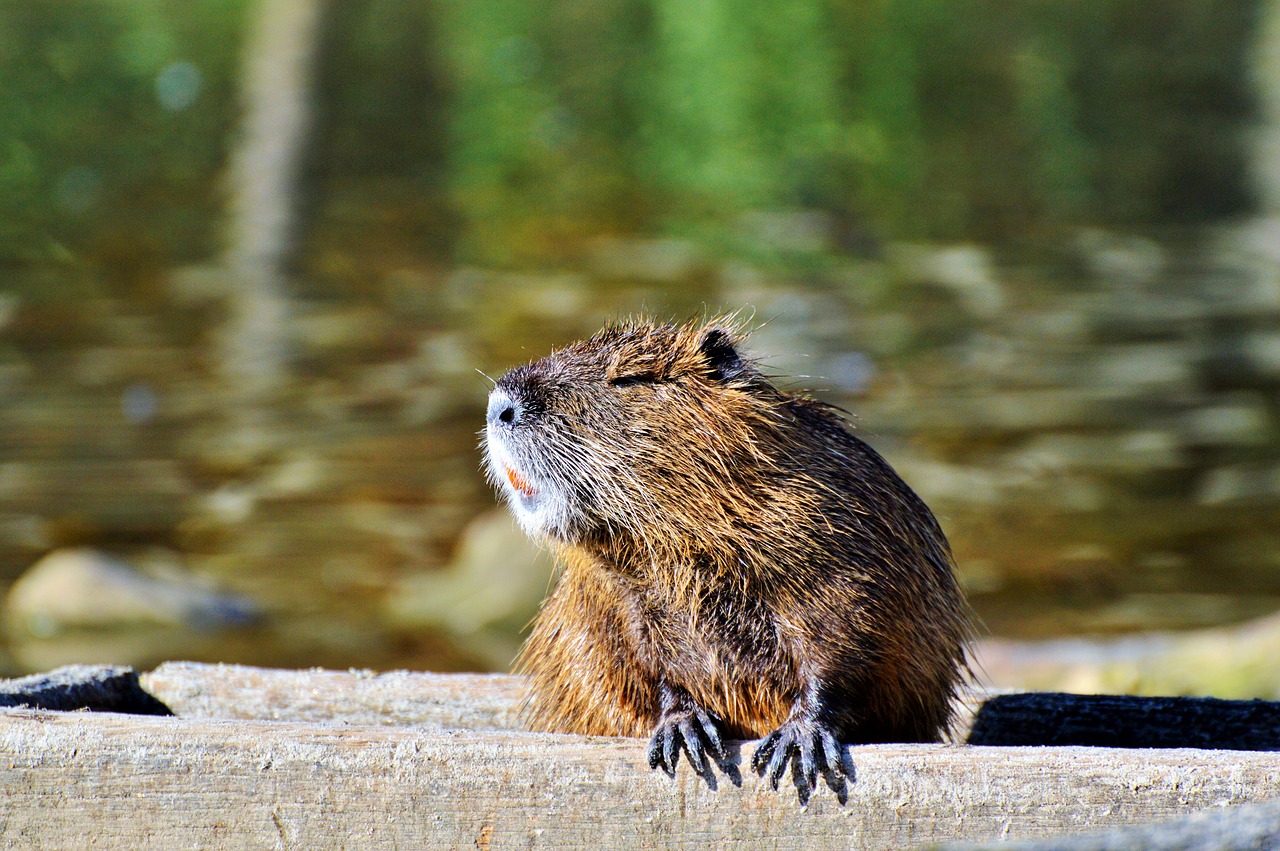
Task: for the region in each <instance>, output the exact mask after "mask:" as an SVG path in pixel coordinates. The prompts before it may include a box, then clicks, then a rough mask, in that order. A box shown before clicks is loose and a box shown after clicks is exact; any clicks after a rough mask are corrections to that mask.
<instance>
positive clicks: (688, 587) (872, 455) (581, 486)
mask: <svg viewBox="0 0 1280 851" xmlns="http://www.w3.org/2000/svg"><path fill="white" fill-rule="evenodd" d="M744 336H745V335H744V331H743V329H742V327H741V326H740V324H738V322H737V321H736V320H734V319H732V318H720V319H715V320H712V321H708V322H689V323H685V324H655V323H653V322H651V321H649V320H646V319H633V320H628V321H622V322H618V323H615V324H612V325H610V326H608V327H606V328H604V329H603V330H601V331H600V332H598V333H597V334H595V335H594V336H592V337H591V338H590V339H587V340H584V341H582V342H577V343H574V344H572V345H569V346H567V347H566V348H563V349H560V350H558V351H555V352H553V353H552V354H550V355H549V356H547V357H546V358H543V359H541V360H537V361H534V362H532V363H529V364H526V365H524V366H520V367H517V368H515V369H513V370H511V371H510V372H508V373H507V374H506V375H504V376H503V377H502V378H500V379H499V380H498V381H497V382H496V384H495V387H494V388H493V391H492V393H491V394H490V398H489V407H488V417H487V425H486V429H485V438H484V444H485V457H486V464H485V466H486V468H487V473H488V475H489V478H490V479H491V481H492V482H493V484H494V485H495V487H496V488H497V489H498V490H499V491H500V492H501V493H502V494H503V495H504V497H505V499H506V501H507V502H508V504H509V506H510V508H511V510H512V512H513V513H514V514H515V516H516V518H517V520H518V521H519V523H520V524H521V526H522V527H523V528H524V529H525V531H526V532H527V533H528V534H529V535H531V536H532V537H533V538H535V539H537V540H538V541H540V542H542V543H545V544H547V545H549V546H550V547H551V549H552V550H553V551H554V553H555V554H556V556H557V560H558V563H559V565H560V567H561V575H560V577H559V581H558V583H557V584H556V586H555V588H554V590H553V591H552V592H551V594H550V595H549V597H548V598H547V600H546V601H545V602H544V604H543V606H542V609H541V611H540V613H539V615H538V617H537V618H536V621H535V623H534V626H533V628H532V631H531V634H530V637H529V638H528V641H527V643H526V644H525V647H524V649H523V651H522V653H521V658H520V661H519V664H518V669H520V670H522V671H523V672H524V673H526V674H527V675H528V678H529V683H530V693H529V695H528V699H527V704H526V711H527V714H528V717H529V720H530V722H531V723H532V724H533V726H535V727H536V728H539V729H543V730H547V731H552V732H566V733H579V734H586V735H606V736H651V737H652V738H651V741H650V746H649V752H648V756H649V762H650V765H651V767H660V768H662V769H663V770H664V771H666V772H667V773H668V774H670V775H672V776H674V773H675V768H676V763H677V761H678V759H679V753H680V750H681V749H683V750H684V752H685V754H686V758H687V759H688V760H689V762H690V764H691V765H692V766H693V768H694V769H695V771H697V772H698V773H699V774H703V775H704V776H706V777H708V779H709V781H710V780H711V779H712V774H711V769H710V762H709V759H708V757H710V758H711V759H714V760H715V761H716V762H717V763H718V764H719V765H720V767H721V769H722V770H729V769H730V767H731V766H730V765H729V764H727V763H726V761H725V760H726V756H725V754H726V751H725V748H724V745H723V742H724V740H725V739H757V738H761V737H763V738H764V741H763V742H762V743H761V744H760V745H759V746H758V747H757V750H756V752H755V755H754V757H753V760H752V764H753V766H754V767H755V769H756V771H757V772H759V773H761V774H762V775H764V776H766V777H767V779H768V780H769V782H771V784H772V785H773V787H774V788H775V789H776V788H777V785H778V780H779V778H780V777H781V776H782V774H783V773H784V771H785V770H786V769H787V768H788V766H789V765H790V767H791V768H792V771H793V776H794V777H795V782H796V784H797V787H798V788H800V789H801V793H802V794H804V789H805V788H807V789H810V790H811V789H813V788H814V787H815V782H816V776H817V774H818V773H819V772H820V773H821V774H822V775H823V777H824V779H825V780H826V782H827V783H828V785H830V786H831V788H832V789H833V790H837V792H838V794H841V796H842V797H843V789H844V788H845V777H846V776H851V771H852V768H851V766H850V765H849V763H848V761H847V759H846V758H845V757H844V755H843V753H842V748H841V745H843V744H862V743H873V742H932V741H938V740H939V739H940V738H941V736H942V735H943V733H944V731H945V730H946V728H947V726H948V724H949V722H950V719H951V715H952V702H953V698H954V697H955V696H956V693H957V690H958V689H959V687H960V686H961V685H962V683H964V682H965V681H966V680H967V678H968V677H969V676H971V673H970V668H969V664H968V661H967V649H966V648H967V644H968V640H969V636H970V631H971V627H970V618H969V615H968V611H969V610H968V608H967V605H966V603H965V601H964V598H963V595H962V594H961V591H960V589H959V587H958V585H957V583H956V580H955V576H954V573H953V559H952V555H951V551H950V548H949V546H948V544H947V539H946V537H945V536H944V534H943V532H942V529H941V528H940V526H939V525H938V522H937V520H936V519H935V518H934V516H933V514H932V513H931V512H930V511H929V509H928V508H927V507H926V506H925V504H924V502H923V501H922V500H921V499H920V498H919V497H918V496H916V494H915V493H914V492H913V491H912V490H911V489H910V488H909V487H908V486H907V485H906V484H905V483H904V482H903V481H902V479H901V478H900V477H899V476H898V475H897V474H896V473H895V472H894V471H893V469H892V468H891V467H890V466H889V464H888V463H887V462H886V461H884V459H882V458H881V457H880V455H879V454H877V453H876V452H875V450H873V449H872V448H871V447H870V446H868V445H867V444H866V443H864V442H862V441H861V440H859V439H858V438H857V437H854V436H853V434H851V433H850V432H849V430H848V429H847V428H846V427H845V425H844V422H843V420H842V418H841V417H840V416H839V414H838V413H837V412H836V411H835V409H833V408H831V407H829V406H827V405H824V404H822V403H820V402H818V401H815V400H813V399H811V398H809V397H807V396H804V395H797V394H792V393H787V392H783V391H781V390H779V389H777V388H776V387H775V386H774V385H773V384H772V383H771V382H770V381H769V380H768V379H767V378H766V377H765V375H764V374H763V373H762V372H761V370H760V369H759V368H758V366H757V364H756V363H755V362H754V361H752V360H751V359H750V358H748V357H746V356H744V355H743V354H741V353H740V351H739V349H740V346H741V343H742V341H743V339H744Z"/></svg>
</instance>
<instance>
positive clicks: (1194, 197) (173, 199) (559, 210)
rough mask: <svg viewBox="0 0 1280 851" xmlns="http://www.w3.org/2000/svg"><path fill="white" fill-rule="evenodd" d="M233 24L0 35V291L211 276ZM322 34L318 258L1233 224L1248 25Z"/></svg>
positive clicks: (29, 28)
mask: <svg viewBox="0 0 1280 851" xmlns="http://www.w3.org/2000/svg"><path fill="white" fill-rule="evenodd" d="M248 5H249V4H248V3H247V2H246V0H194V2H189V3H169V2H164V1H163V0H59V2H50V3H43V2H10V3H4V4H0V81H3V82H2V83H0V269H6V268H7V269H8V270H9V272H10V274H9V275H7V277H9V278H10V282H15V281H16V282H19V285H20V282H21V281H24V280H25V281H27V282H28V286H27V287H26V289H28V290H41V289H43V290H45V291H47V292H50V293H54V294H56V293H58V292H61V291H63V290H62V289H61V288H62V287H65V286H67V284H66V281H67V280H69V279H74V278H75V277H76V276H75V275H68V274H67V272H68V270H74V271H78V272H88V273H91V274H93V275H96V276H100V277H101V276H106V277H108V278H117V279H119V280H122V281H126V280H135V279H137V278H138V276H137V275H136V274H135V273H136V272H137V271H138V270H139V269H140V268H146V267H148V266H151V265H155V266H164V265H169V264H172V263H173V262H176V261H182V260H188V259H198V258H201V257H205V256H208V255H210V254H211V253H213V252H215V251H216V250H217V247H218V244H219V233H218V230H217V222H218V212H219V210H220V208H221V205H222V200H221V197H220V189H219V180H220V176H221V172H222V169H223V167H224V164H225V162H226V160H227V156H228V152H229V150H230V147H231V145H233V144H234V126H235V117H236V113H237V105H236V91H237V88H238V81H237V74H238V69H239V62H240V59H239V56H238V51H239V49H240V47H241V45H242V43H243V35H244V32H245V30H246V27H247V17H248V11H249V9H248V8H247V7H248ZM333 8H334V9H335V11H334V13H333V15H332V20H331V22H330V26H329V28H328V32H327V34H326V36H325V39H324V44H323V50H322V56H323V60H322V65H321V71H320V84H319V86H318V100H317V109H318V113H319V116H320V120H319V123H318V127H319V132H318V133H317V134H316V136H315V139H314V145H313V151H312V156H311V164H310V175H311V177H312V180H311V181H310V183H309V185H310V186H311V187H312V194H313V196H314V197H313V198H311V199H310V201H311V204H312V209H314V210H315V211H316V213H317V225H318V227H319V228H320V230H319V232H323V233H328V234H330V235H333V234H338V237H337V238H343V237H342V233H343V232H344V229H343V228H342V227H340V225H342V224H343V223H344V222H346V223H349V222H350V221H352V220H353V219H361V218H362V217H363V219H364V220H368V219H369V218H370V217H371V214H369V213H368V212H367V211H368V210H370V209H378V210H380V211H381V212H380V213H379V214H377V215H376V216H372V218H374V219H377V220H379V221H382V222H384V223H389V224H388V228H389V229H390V231H392V232H393V233H394V234H395V235H397V238H403V240H405V241H406V242H407V244H408V245H410V246H411V247H412V250H419V251H423V252H426V253H427V254H429V255H430V256H434V257H438V258H439V259H441V260H467V261H475V262H485V263H494V264H517V263H529V262H534V263H537V262H548V261H554V260H555V259H556V258H557V257H558V256H560V255H561V254H563V253H565V252H571V251H572V250H573V246H574V245H576V244H578V243H579V241H580V240H581V239H582V238H583V237H589V236H592V235H596V234H600V233H610V232H626V231H644V232H672V231H675V232H684V233H690V232H693V233H695V234H697V235H699V236H702V237H705V238H708V239H711V240H715V239H717V238H719V237H718V230H717V229H718V227H719V226H720V225H721V224H723V223H726V222H731V221H732V220H733V218H734V216H736V215H737V214H739V213H740V212H742V211H744V210H750V209H760V208H770V207H797V206H799V207H808V208H816V209H821V210H825V211H828V212H829V213H831V214H832V216H833V217H834V219H835V220H836V221H837V222H839V223H840V225H841V228H842V231H841V232H842V233H843V234H844V235H845V237H844V238H845V239H846V241H847V243H848V245H849V247H851V248H852V249H855V250H856V249H857V248H858V247H859V246H863V245H865V244H867V241H868V238H879V237H911V238H944V239H952V238H977V239H989V240H996V241H998V240H1001V239H1006V238H1010V237H1014V238H1017V237H1021V236H1025V235H1027V234H1028V233H1032V234H1033V233H1035V232H1036V231H1037V230H1038V229H1043V228H1051V227H1056V226H1059V225H1062V224H1071V223H1073V222H1081V221H1088V222H1090V223H1099V224H1112V225H1116V226H1135V225H1146V224H1159V223H1167V222H1178V221H1183V220H1203V219H1205V218H1206V217H1208V218H1212V217H1214V216H1219V215H1228V214H1231V213H1234V212H1238V211H1240V210H1242V209H1244V208H1246V207H1247V206H1248V204H1249V198H1248V193H1247V189H1246V179H1245V175H1244V154H1245V152H1244V151H1242V150H1241V145H1242V142H1241V140H1242V139H1244V138H1246V134H1244V133H1241V132H1240V130H1241V128H1242V127H1243V126H1245V125H1246V124H1247V123H1248V122H1250V121H1251V120H1252V119H1253V113H1254V107H1253V104H1251V103H1250V98H1249V95H1248V81H1247V65H1248V60H1249V57H1248V56H1247V44H1248V36H1247V34H1248V33H1249V32H1251V31H1253V30H1254V29H1255V27H1254V17H1255V16H1256V15H1257V14H1258V9H1257V4H1256V3H1255V2H1230V0H1168V2H1151V0H1092V2H1087V3H1086V2H1078V0H1028V2H1020V3H1014V4H1010V3H1005V2H999V0H962V1H961V2H956V1H955V0H914V2H908V0H767V2H766V0H590V2H584V1H583V0H488V2H484V3H476V2H472V0H346V2H342V3H335V4H333ZM175 75H176V78H177V79H178V81H179V82H184V81H185V85H186V89H185V90H184V91H186V92H187V93H188V94H189V97H186V96H180V97H178V98H177V101H179V102H178V103H175V102H174V100H175V99H174V98H173V97H169V98H168V99H166V97H165V94H164V87H165V86H167V85H171V84H172V83H173V82H174V80H175ZM180 95H181V92H180ZM362 210H363V211H366V212H364V213H360V212H359V211H362ZM353 211H356V212H353ZM326 223H327V225H326ZM354 230H359V228H356V229H354ZM366 230H368V229H367V228H366ZM384 230H385V229H384ZM725 232H726V233H727V232H729V231H725ZM33 283H34V284H35V286H31V284H33ZM54 283H58V286H53V284H54ZM46 285H48V286H46Z"/></svg>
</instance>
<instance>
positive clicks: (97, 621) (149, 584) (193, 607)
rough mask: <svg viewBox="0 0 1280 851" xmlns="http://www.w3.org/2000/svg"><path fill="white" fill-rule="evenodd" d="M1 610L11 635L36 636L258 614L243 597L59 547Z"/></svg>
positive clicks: (233, 620) (198, 624)
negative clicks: (70, 630)
mask: <svg viewBox="0 0 1280 851" xmlns="http://www.w3.org/2000/svg"><path fill="white" fill-rule="evenodd" d="M5 612H6V615H7V618H8V625H9V629H10V631H11V632H18V633H24V632H25V633H27V634H29V635H31V636H34V637H37V638H40V637H48V636H52V635H56V634H57V633H59V632H62V631H64V630H67V629H76V628H92V629H110V628H119V627H125V626H134V625H140V624H154V625H162V626H182V627H188V628H192V629H213V628H218V627H225V626H245V625H249V624H253V623H255V622H257V621H258V620H260V618H261V617H262V612H261V609H260V608H259V607H258V606H257V605H256V604H255V603H254V602H253V601H251V600H249V599H247V598H244V597H239V596H234V595H229V594H220V593H217V592H215V591H211V590H209V589H208V588H205V587H203V586H202V585H200V584H198V583H196V582H195V581H193V580H190V579H187V578H185V577H181V576H170V577H164V578H160V577H153V576H148V575H146V574H144V573H142V572H140V571H139V570H137V569H136V568H135V567H133V565H131V564H129V563H127V562H125V561H121V560H120V559H116V558H113V557H111V556H109V555H106V554H105V553H101V552H98V551H96V550H92V549H87V548H80V549H63V550H56V551H54V552H52V553H50V554H49V555H47V556H45V557H44V558H42V559H40V560H39V561H38V562H36V563H35V564H34V565H32V566H31V567H30V568H29V569H28V570H27V572H26V573H24V574H23V575H22V576H21V577H19V578H18V581H17V582H15V583H14V584H13V587H12V588H10V589H9V593H8V596H7V597H6V598H5Z"/></svg>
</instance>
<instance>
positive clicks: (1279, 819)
mask: <svg viewBox="0 0 1280 851" xmlns="http://www.w3.org/2000/svg"><path fill="white" fill-rule="evenodd" d="M941 847H942V850H943V851H1274V849H1276V848H1280V800H1276V801H1268V802H1267V803H1265V804H1251V805H1246V806H1243V807H1227V808H1223V809H1214V810H1210V811H1208V812H1202V813H1195V814H1194V815H1189V816H1183V817H1182V818H1176V819H1171V820H1169V821H1165V822H1159V823H1156V824H1143V825H1134V826H1131V827H1122V828H1118V829H1116V830H1108V831H1103V832H1100V833H1089V834H1085V835H1081V836H1060V837H1054V838H1052V839H1033V840H1028V841H1025V842H984V843H969V842H963V843H961V842H957V843H946V844H944V845H943V846H941Z"/></svg>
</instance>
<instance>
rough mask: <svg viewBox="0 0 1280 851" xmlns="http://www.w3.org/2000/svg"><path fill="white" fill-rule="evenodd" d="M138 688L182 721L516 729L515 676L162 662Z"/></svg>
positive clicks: (517, 681) (144, 676)
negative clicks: (334, 722)
mask: <svg viewBox="0 0 1280 851" xmlns="http://www.w3.org/2000/svg"><path fill="white" fill-rule="evenodd" d="M140 679H141V682H142V686H143V688H145V689H146V690H147V691H148V692H150V693H151V694H153V695H155V696H156V697H158V698H159V699H160V700H161V701H163V702H164V704H165V705H166V706H168V707H169V708H170V709H172V710H173V712H174V714H175V715H181V716H183V717H184V718H239V719H245V720H255V719H256V720H283V721H341V722H344V723H347V724H372V725H407V724H421V725H427V726H433V727H442V728H451V729H461V730H482V731H483V730H521V729H523V728H522V727H521V725H520V723H519V721H518V719H517V717H516V709H517V703H518V701H519V696H520V679H519V678H518V677H514V676H510V675H507V674H424V673H412V672H409V671H391V672H388V673H382V674H377V673H373V672H371V671H326V670H320V669H313V670H307V671H283V670H275V669H271V668H252V667H249V666H246V665H204V664H200V663H198V662H166V663H165V664H163V665H161V666H160V667H158V668H156V669H155V670H154V671H151V672H149V673H145V674H142V675H141V676H140Z"/></svg>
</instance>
